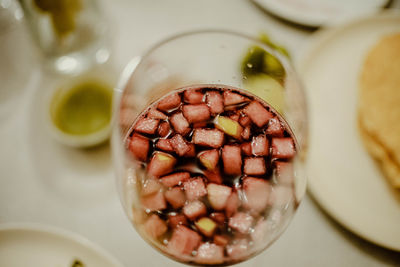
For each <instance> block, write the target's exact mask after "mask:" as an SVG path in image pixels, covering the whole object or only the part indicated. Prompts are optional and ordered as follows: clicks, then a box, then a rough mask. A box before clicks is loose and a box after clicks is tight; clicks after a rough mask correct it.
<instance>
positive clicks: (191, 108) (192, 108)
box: [182, 104, 210, 123]
mask: <svg viewBox="0 0 400 267" xmlns="http://www.w3.org/2000/svg"><path fill="white" fill-rule="evenodd" d="M182 112H183V116H185V118H186V119H187V120H188V122H190V123H196V122H203V121H207V120H209V119H210V109H209V108H208V106H207V105H206V104H197V105H184V106H183V107H182Z"/></svg>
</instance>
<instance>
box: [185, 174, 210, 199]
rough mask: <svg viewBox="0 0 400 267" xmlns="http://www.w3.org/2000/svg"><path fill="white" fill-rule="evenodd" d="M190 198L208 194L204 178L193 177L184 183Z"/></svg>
mask: <svg viewBox="0 0 400 267" xmlns="http://www.w3.org/2000/svg"><path fill="white" fill-rule="evenodd" d="M183 188H184V189H185V193H186V197H187V199H188V200H190V201H191V200H195V199H198V198H200V197H203V196H205V195H207V190H206V186H205V185H204V181H203V179H202V178H200V177H198V178H193V179H190V180H188V181H186V182H185V183H184V184H183Z"/></svg>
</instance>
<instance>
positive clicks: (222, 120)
mask: <svg viewBox="0 0 400 267" xmlns="http://www.w3.org/2000/svg"><path fill="white" fill-rule="evenodd" d="M215 127H216V128H217V129H219V130H221V131H223V132H224V133H226V134H227V135H230V136H232V137H234V138H236V139H239V138H240V135H241V134H242V131H243V127H242V126H240V124H239V123H238V122H237V121H234V120H232V119H231V118H228V117H224V116H217V118H215Z"/></svg>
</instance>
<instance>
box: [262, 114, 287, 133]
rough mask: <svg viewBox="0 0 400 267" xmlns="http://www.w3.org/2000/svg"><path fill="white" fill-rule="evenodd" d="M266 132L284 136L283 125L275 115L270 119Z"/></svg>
mask: <svg viewBox="0 0 400 267" xmlns="http://www.w3.org/2000/svg"><path fill="white" fill-rule="evenodd" d="M265 133H266V134H268V135H271V136H275V137H283V127H282V125H281V123H280V121H279V119H278V118H276V117H275V118H272V119H270V120H269V122H268V127H267V130H266V131H265Z"/></svg>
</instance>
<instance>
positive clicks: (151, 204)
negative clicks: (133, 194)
mask: <svg viewBox="0 0 400 267" xmlns="http://www.w3.org/2000/svg"><path fill="white" fill-rule="evenodd" d="M141 202H142V206H143V208H144V209H145V210H149V211H159V210H163V209H165V208H166V207H167V203H166V202H165V198H164V194H163V193H162V192H157V193H154V194H152V195H148V196H142V198H141Z"/></svg>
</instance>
